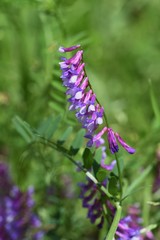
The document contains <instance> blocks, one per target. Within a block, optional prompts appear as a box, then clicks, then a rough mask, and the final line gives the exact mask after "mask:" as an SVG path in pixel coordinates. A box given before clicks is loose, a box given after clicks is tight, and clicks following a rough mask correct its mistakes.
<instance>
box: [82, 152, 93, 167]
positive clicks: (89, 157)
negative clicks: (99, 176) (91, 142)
mask: <svg viewBox="0 0 160 240" xmlns="http://www.w3.org/2000/svg"><path fill="white" fill-rule="evenodd" d="M82 158H83V163H84V167H85V168H86V169H90V168H91V167H92V164H93V158H94V157H93V154H92V152H91V150H90V149H89V148H85V150H84V152H83V155H82Z"/></svg>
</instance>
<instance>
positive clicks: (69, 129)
mask: <svg viewBox="0 0 160 240" xmlns="http://www.w3.org/2000/svg"><path fill="white" fill-rule="evenodd" d="M72 130H73V128H72V127H68V128H67V129H66V131H65V132H64V133H63V135H62V136H61V137H60V138H59V140H58V141H57V143H58V144H60V145H62V144H64V142H65V141H66V139H67V138H68V136H69V135H70V134H71V132H72Z"/></svg>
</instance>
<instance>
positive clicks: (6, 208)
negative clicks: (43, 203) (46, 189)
mask: <svg viewBox="0 0 160 240" xmlns="http://www.w3.org/2000/svg"><path fill="white" fill-rule="evenodd" d="M33 192H34V189H33V187H30V188H29V189H28V190H27V191H26V192H24V193H22V192H21V191H20V190H19V188H18V187H17V186H15V185H13V183H12V181H11V179H10V177H9V172H8V167H7V165H6V164H4V163H2V162H1V163H0V203H1V204H0V237H1V238H0V239H5V240H22V239H24V238H25V237H26V236H27V233H28V232H29V231H31V230H32V229H33V230H34V232H35V231H36V233H35V234H34V235H32V239H33V240H40V239H42V238H43V235H44V233H43V232H42V231H40V230H38V228H39V227H40V226H41V222H40V220H39V219H38V217H37V216H36V215H35V214H33V212H32V211H33V209H32V208H33V206H34V201H33ZM37 222H38V225H37Z"/></svg>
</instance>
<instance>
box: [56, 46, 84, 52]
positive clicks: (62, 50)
mask: <svg viewBox="0 0 160 240" xmlns="http://www.w3.org/2000/svg"><path fill="white" fill-rule="evenodd" d="M80 46H81V45H80V44H78V45H75V46H72V47H69V48H65V47H59V49H58V50H59V52H72V51H74V50H76V49H77V48H80Z"/></svg>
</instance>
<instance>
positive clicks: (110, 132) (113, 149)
mask: <svg viewBox="0 0 160 240" xmlns="http://www.w3.org/2000/svg"><path fill="white" fill-rule="evenodd" d="M108 142H109V148H110V151H111V153H112V154H114V153H116V152H118V150H119V148H118V144H117V141H116V138H115V135H114V132H113V130H112V128H108Z"/></svg>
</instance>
